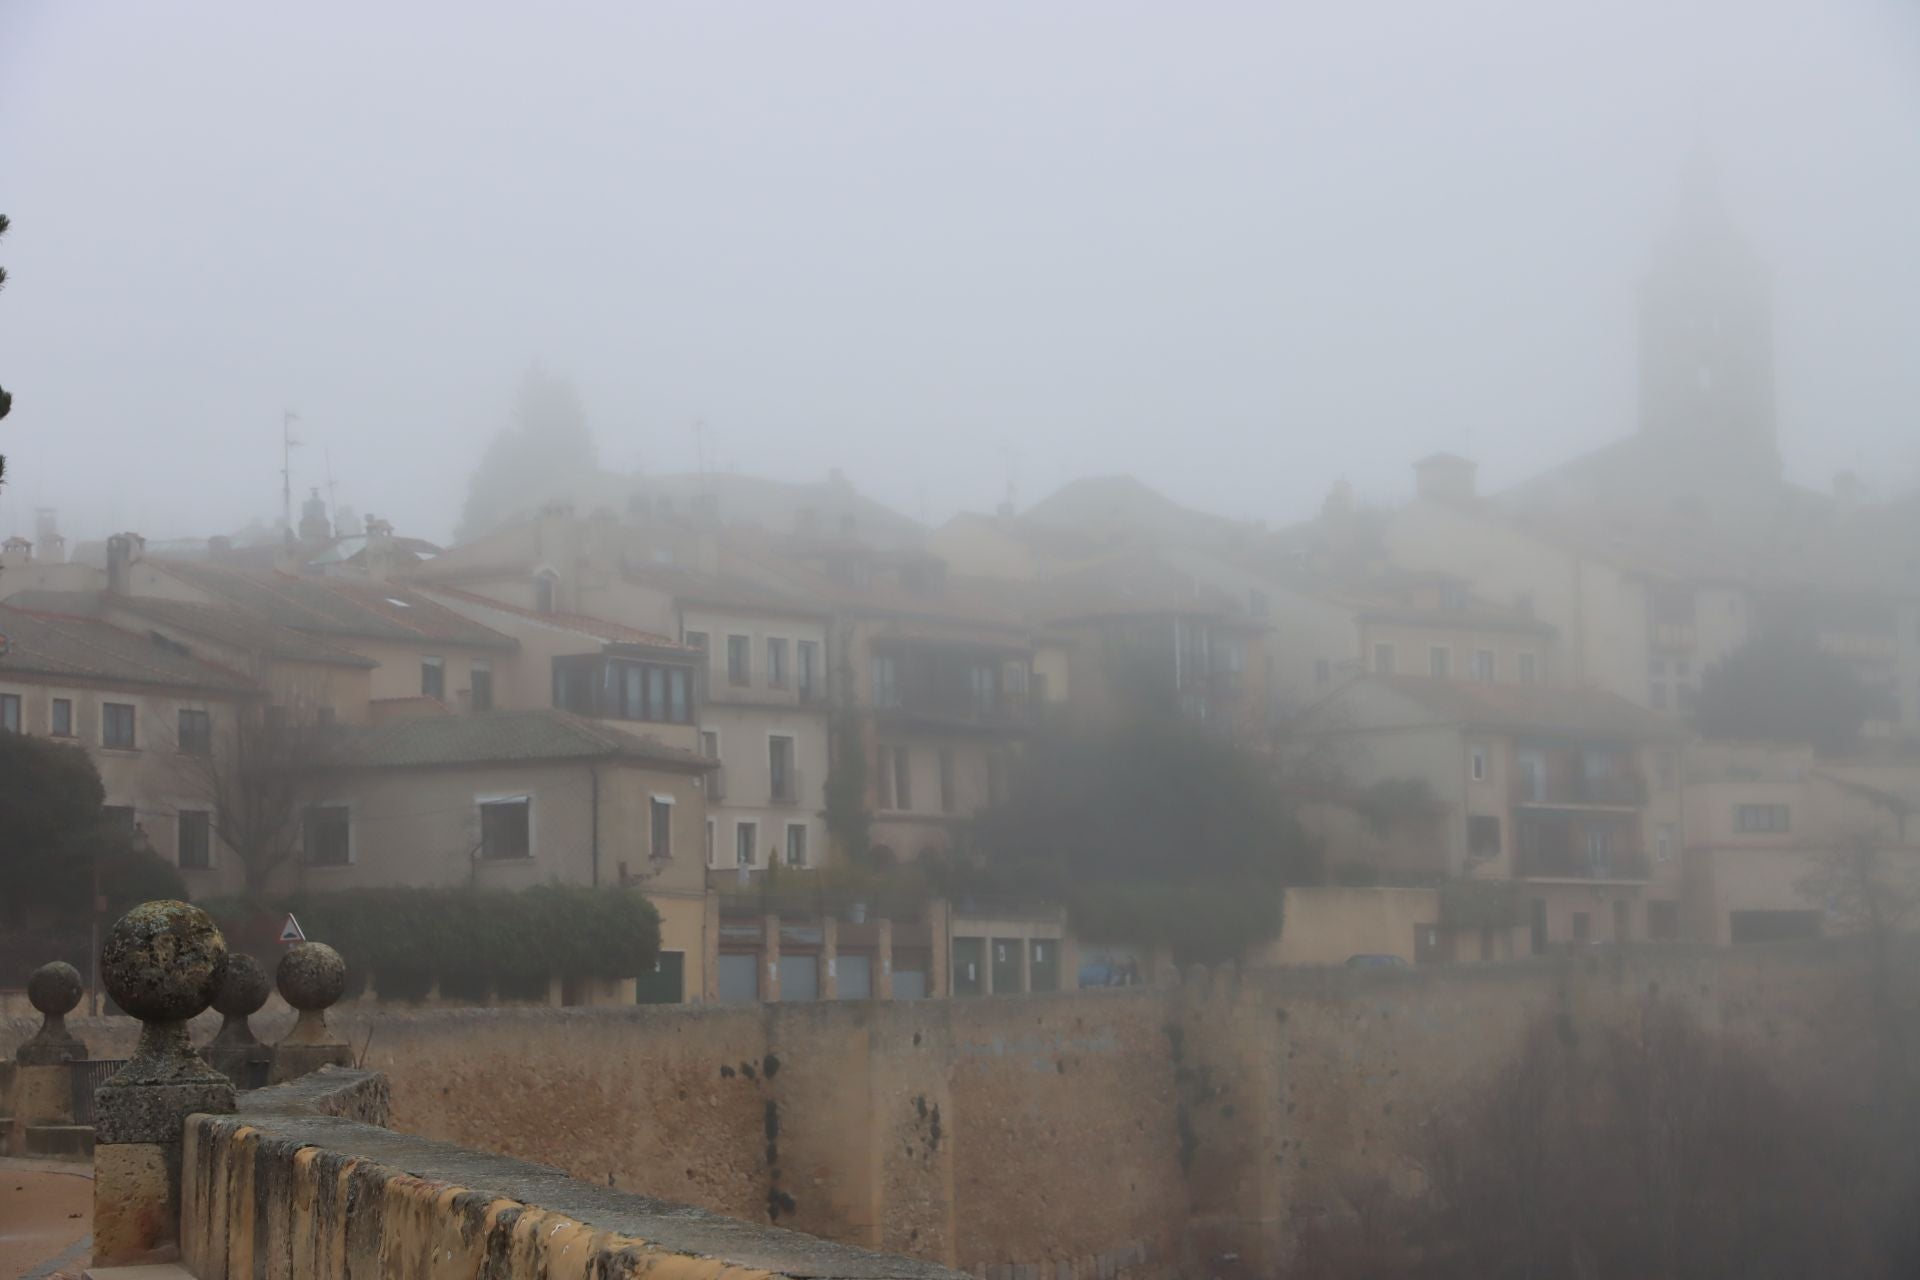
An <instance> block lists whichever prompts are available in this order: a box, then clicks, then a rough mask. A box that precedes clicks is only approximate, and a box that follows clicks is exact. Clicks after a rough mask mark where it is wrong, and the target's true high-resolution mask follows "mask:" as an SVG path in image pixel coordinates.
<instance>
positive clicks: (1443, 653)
mask: <svg viewBox="0 0 1920 1280" xmlns="http://www.w3.org/2000/svg"><path fill="white" fill-rule="evenodd" d="M1452 665H1453V651H1452V650H1450V649H1448V648H1447V647H1446V646H1445V645H1441V644H1436V645H1434V646H1433V647H1432V648H1430V649H1428V650H1427V674H1428V675H1432V676H1439V677H1441V678H1442V679H1445V678H1446V675H1447V670H1448V668H1449V667H1451V666H1452Z"/></svg>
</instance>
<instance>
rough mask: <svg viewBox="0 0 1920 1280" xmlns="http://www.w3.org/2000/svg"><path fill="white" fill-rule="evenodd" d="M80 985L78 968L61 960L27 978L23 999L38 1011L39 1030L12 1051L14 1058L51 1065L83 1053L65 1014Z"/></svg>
mask: <svg viewBox="0 0 1920 1280" xmlns="http://www.w3.org/2000/svg"><path fill="white" fill-rule="evenodd" d="M83 990H84V987H83V986H82V984H81V981H80V971H79V970H78V969H76V968H74V967H73V966H72V965H70V964H68V963H67V962H66V961H64V960H52V961H49V962H48V963H46V964H43V965H41V966H40V967H39V968H38V969H35V970H34V971H33V976H31V977H29V978H28V979H27V999H28V1000H29V1001H31V1002H32V1003H33V1007H34V1008H36V1009H38V1010H39V1011H40V1030H39V1031H37V1032H35V1033H34V1036H33V1038H32V1039H31V1040H28V1041H27V1042H26V1043H24V1044H22V1045H21V1046H20V1047H19V1048H17V1049H15V1050H14V1051H13V1057H14V1061H16V1062H19V1063H23V1064H25V1065H28V1066H53V1065H55V1064H57V1063H62V1062H73V1061H76V1060H78V1059H81V1058H85V1057H86V1056H87V1046H86V1045H84V1044H82V1043H81V1042H80V1038H79V1037H78V1036H76V1035H74V1034H73V1033H72V1032H71V1031H69V1030H67V1015H68V1014H69V1013H72V1012H73V1010H74V1007H75V1006H76V1005H78V1004H79V1003H80V996H81V993H82V991H83Z"/></svg>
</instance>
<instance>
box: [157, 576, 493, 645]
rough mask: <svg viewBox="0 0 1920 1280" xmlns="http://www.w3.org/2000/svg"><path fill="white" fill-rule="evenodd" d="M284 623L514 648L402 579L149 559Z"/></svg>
mask: <svg viewBox="0 0 1920 1280" xmlns="http://www.w3.org/2000/svg"><path fill="white" fill-rule="evenodd" d="M148 563H152V564H157V565H158V567H160V568H162V569H164V570H165V571H166V572H167V573H168V574H170V575H172V576H173V577H176V578H178V579H180V580H181V581H182V582H185V583H187V584H188V585H190V586H193V587H197V588H199V589H200V590H202V591H205V592H207V593H208V594H210V595H214V596H217V597H219V598H220V599H222V600H225V601H227V602H228V603H229V604H231V605H233V606H234V607H236V608H239V609H243V610H246V611H247V612H250V613H252V614H254V615H256V616H258V617H260V618H262V619H264V620H266V621H268V622H271V623H273V624H274V625H276V626H281V627H289V628H292V629H293V630H295V631H303V632H306V633H308V634H310V635H322V636H348V637H353V638H356V639H366V640H396V641H401V642H403V643H419V642H423V641H424V642H427V643H431V644H452V645H466V646H469V647H473V648H484V649H512V648H515V647H516V645H515V642H514V640H513V639H512V638H511V637H510V636H504V635H501V634H500V633H499V632H498V631H495V630H493V629H492V628H490V627H484V626H481V625H480V624H479V623H477V622H475V621H473V620H472V619H470V618H466V617H463V616H462V615H460V614H458V613H456V612H454V611H453V610H452V609H449V608H447V607H446V606H445V605H443V604H440V603H439V602H437V601H434V600H431V599H429V598H427V597H426V596H424V595H422V594H421V593H420V592H418V591H415V590H413V589H412V588H411V587H406V586H402V585H401V584H399V583H395V582H371V581H367V582H362V581H356V580H351V579H346V578H331V577H315V576H309V575H301V574H291V573H280V572H275V571H271V570H259V569H236V568H231V567H228V566H224V565H206V564H188V563H185V562H183V561H159V562H155V561H148Z"/></svg>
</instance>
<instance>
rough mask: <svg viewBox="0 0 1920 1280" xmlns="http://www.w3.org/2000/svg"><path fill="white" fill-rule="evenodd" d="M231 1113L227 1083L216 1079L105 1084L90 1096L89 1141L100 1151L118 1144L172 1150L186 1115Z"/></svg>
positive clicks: (231, 1104) (230, 1091) (180, 1132)
mask: <svg viewBox="0 0 1920 1280" xmlns="http://www.w3.org/2000/svg"><path fill="white" fill-rule="evenodd" d="M209 1074H211V1073H209ZM115 1079H118V1077H115ZM232 1110H233V1083H232V1082H231V1081H229V1080H227V1079H225V1078H223V1077H220V1076H212V1078H210V1079H206V1080H182V1081H179V1082H177V1083H174V1084H129V1085H121V1084H115V1083H114V1081H113V1080H109V1081H107V1083H105V1084H103V1085H101V1086H100V1087H99V1088H98V1089H96V1090H95V1091H94V1095H93V1113H94V1129H95V1133H94V1140H95V1141H96V1142H97V1143H99V1144H100V1145H101V1146H103V1147H104V1146H116V1145H119V1144H122V1143H167V1144H171V1145H173V1146H176V1147H177V1146H179V1144H180V1141H181V1136H182V1125H183V1123H184V1122H185V1120H186V1118H187V1117H188V1116H190V1115H192V1114H194V1113H195V1112H206V1113H208V1114H210V1115H226V1114H227V1113H229V1112H231V1111H232Z"/></svg>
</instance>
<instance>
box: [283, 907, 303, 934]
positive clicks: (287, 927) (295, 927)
mask: <svg viewBox="0 0 1920 1280" xmlns="http://www.w3.org/2000/svg"><path fill="white" fill-rule="evenodd" d="M306 940H307V935H306V934H304V933H302V932H300V922H299V921H298V920H295V919H294V918H293V912H291V911H289V912H287V922H286V923H285V924H283V925H281V926H280V941H282V942H305V941H306Z"/></svg>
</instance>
